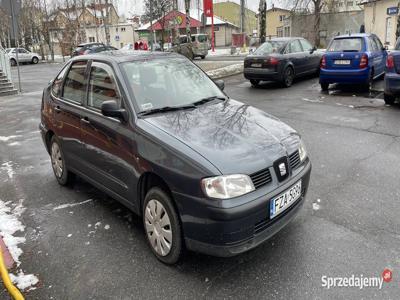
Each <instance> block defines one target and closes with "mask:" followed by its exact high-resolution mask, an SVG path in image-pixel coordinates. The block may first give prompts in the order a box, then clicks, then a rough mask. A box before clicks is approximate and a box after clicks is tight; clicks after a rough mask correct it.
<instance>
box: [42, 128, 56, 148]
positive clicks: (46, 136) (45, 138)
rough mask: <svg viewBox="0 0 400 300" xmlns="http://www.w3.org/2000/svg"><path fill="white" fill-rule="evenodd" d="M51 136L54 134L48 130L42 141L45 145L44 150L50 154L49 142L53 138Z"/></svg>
mask: <svg viewBox="0 0 400 300" xmlns="http://www.w3.org/2000/svg"><path fill="white" fill-rule="evenodd" d="M53 136H54V132H53V131H52V130H48V131H47V132H46V135H45V136H44V140H45V143H46V149H47V152H48V153H50V142H51V139H52V138H53Z"/></svg>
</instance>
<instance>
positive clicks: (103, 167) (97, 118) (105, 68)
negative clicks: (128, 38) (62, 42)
mask: <svg viewBox="0 0 400 300" xmlns="http://www.w3.org/2000/svg"><path fill="white" fill-rule="evenodd" d="M108 100H114V101H116V102H117V103H118V104H119V105H120V107H126V106H125V104H124V100H123V99H122V97H121V92H120V88H119V86H118V84H117V78H116V76H115V73H114V70H113V68H112V67H111V65H108V64H106V63H103V62H96V61H94V62H93V63H92V65H91V69H90V75H89V86H88V96H87V103H86V109H85V110H84V112H83V114H82V118H81V126H82V136H83V137H82V138H83V142H84V149H83V152H82V156H83V157H84V160H85V164H84V167H85V169H86V171H85V173H86V174H90V176H91V178H92V179H94V180H95V181H96V182H98V183H99V184H101V185H103V186H104V187H106V188H107V189H108V190H110V191H111V192H112V193H113V194H115V195H117V196H120V197H122V198H123V199H124V200H127V199H130V200H133V199H134V196H133V189H132V187H133V186H136V183H137V172H136V171H135V168H133V167H132V166H133V165H135V164H136V163H137V162H136V159H135V156H134V155H133V152H132V141H133V140H134V133H133V131H132V130H131V127H130V125H129V123H128V122H122V121H121V120H119V119H116V118H111V117H106V116H104V115H103V114H102V113H101V105H102V104H103V102H104V101H108ZM132 197H133V198H132ZM131 203H133V202H131Z"/></svg>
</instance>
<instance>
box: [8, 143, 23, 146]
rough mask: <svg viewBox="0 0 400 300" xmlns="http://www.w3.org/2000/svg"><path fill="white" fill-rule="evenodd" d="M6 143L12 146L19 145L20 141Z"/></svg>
mask: <svg viewBox="0 0 400 300" xmlns="http://www.w3.org/2000/svg"><path fill="white" fill-rule="evenodd" d="M7 145H8V146H11V147H13V146H19V145H21V143H20V142H12V143H9V144H7Z"/></svg>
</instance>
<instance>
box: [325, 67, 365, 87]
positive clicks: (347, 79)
mask: <svg viewBox="0 0 400 300" xmlns="http://www.w3.org/2000/svg"><path fill="white" fill-rule="evenodd" d="M369 78H370V69H369V67H368V68H365V69H350V70H345V69H343V70H340V69H339V70H338V69H334V70H331V69H321V70H320V74H319V82H320V83H344V84H363V83H367V82H368V80H369Z"/></svg>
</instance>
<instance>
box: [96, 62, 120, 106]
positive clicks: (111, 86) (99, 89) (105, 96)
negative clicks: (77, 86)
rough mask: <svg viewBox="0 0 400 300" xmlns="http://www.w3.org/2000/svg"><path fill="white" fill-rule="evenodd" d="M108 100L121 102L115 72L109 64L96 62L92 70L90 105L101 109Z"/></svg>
mask: <svg viewBox="0 0 400 300" xmlns="http://www.w3.org/2000/svg"><path fill="white" fill-rule="evenodd" d="M108 100H115V101H117V103H118V104H120V102H121V98H120V97H119V93H118V88H117V84H116V80H115V76H114V73H113V71H112V68H111V67H110V66H109V65H107V64H103V63H99V62H94V63H92V68H91V71H90V80H89V98H88V106H90V107H93V108H97V109H101V105H102V104H103V102H104V101H108Z"/></svg>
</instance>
